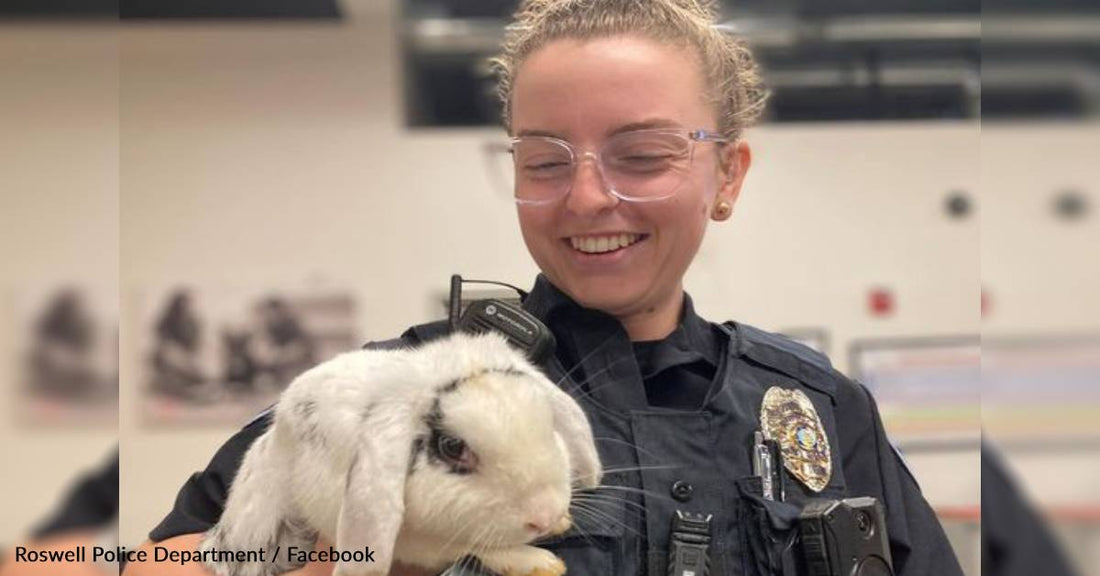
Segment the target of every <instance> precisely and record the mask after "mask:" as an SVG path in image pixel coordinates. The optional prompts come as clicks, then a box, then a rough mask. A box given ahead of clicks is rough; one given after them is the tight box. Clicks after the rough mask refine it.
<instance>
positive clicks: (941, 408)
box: [849, 336, 982, 448]
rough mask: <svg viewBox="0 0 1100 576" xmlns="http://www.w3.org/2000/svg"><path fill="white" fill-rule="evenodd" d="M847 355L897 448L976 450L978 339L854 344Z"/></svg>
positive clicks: (978, 424) (978, 432)
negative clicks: (924, 447) (874, 402)
mask: <svg viewBox="0 0 1100 576" xmlns="http://www.w3.org/2000/svg"><path fill="white" fill-rule="evenodd" d="M849 354H850V357H849V362H850V363H849V366H850V371H851V373H852V377H853V378H855V379H856V380H858V381H860V382H862V383H863V384H864V385H866V386H867V388H868V389H869V390H870V391H871V393H872V394H873V395H874V397H875V401H876V402H877V403H878V407H879V412H880V413H881V414H882V420H883V425H884V426H885V427H886V430H887V432H888V433H889V435H890V437H891V438H892V439H893V440H894V441H896V442H898V444H900V445H901V446H902V447H904V448H915V447H918V446H928V447H932V448H942V447H945V446H948V445H955V446H973V447H977V444H978V441H979V440H980V438H981V414H982V404H981V400H982V397H981V375H982V356H981V338H980V337H979V336H948V337H915V338H886V339H864V340H855V341H853V342H852V344H851V346H850V348H849Z"/></svg>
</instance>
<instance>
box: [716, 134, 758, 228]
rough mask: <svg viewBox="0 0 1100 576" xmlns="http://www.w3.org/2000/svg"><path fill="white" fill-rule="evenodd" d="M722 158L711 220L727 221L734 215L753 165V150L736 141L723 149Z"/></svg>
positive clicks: (742, 142) (744, 143)
mask: <svg viewBox="0 0 1100 576" xmlns="http://www.w3.org/2000/svg"><path fill="white" fill-rule="evenodd" d="M720 158H721V174H720V175H719V176H720V177H721V182H720V184H719V186H718V193H717V194H715V196H714V203H713V204H712V205H711V218H712V219H714V220H718V221H721V220H726V219H727V218H729V217H730V215H731V214H733V206H734V204H736V203H737V198H738V197H739V196H740V195H741V185H742V184H743V183H744V182H745V174H746V173H747V172H748V171H749V166H751V165H752V149H750V148H749V144H748V143H747V142H744V141H742V140H736V141H734V142H731V143H729V144H727V145H726V146H723V147H722V153H721V156H720Z"/></svg>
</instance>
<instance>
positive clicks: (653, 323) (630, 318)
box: [618, 290, 684, 342]
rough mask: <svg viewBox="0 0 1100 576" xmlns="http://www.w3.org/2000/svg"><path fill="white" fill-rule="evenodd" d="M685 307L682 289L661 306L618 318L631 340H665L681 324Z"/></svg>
mask: <svg viewBox="0 0 1100 576" xmlns="http://www.w3.org/2000/svg"><path fill="white" fill-rule="evenodd" d="M683 307H684V293H683V291H682V290H681V291H678V292H676V295H675V296H674V297H672V298H671V299H670V300H669V301H668V302H665V303H663V304H662V305H660V306H657V307H654V308H647V309H644V310H641V311H638V312H636V313H632V314H626V315H623V316H618V320H619V323H621V324H622V325H623V329H624V330H626V333H627V335H628V336H630V341H631V342H645V341H650V340H663V339H664V338H665V337H666V336H668V335H669V334H672V332H673V331H674V330H676V327H677V326H678V325H679V324H680V312H681V311H682V310H683Z"/></svg>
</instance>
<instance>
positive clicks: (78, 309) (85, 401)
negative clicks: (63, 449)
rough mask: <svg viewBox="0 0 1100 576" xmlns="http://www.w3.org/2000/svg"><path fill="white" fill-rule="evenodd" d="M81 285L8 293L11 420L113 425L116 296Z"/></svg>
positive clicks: (52, 424) (30, 423)
mask: <svg viewBox="0 0 1100 576" xmlns="http://www.w3.org/2000/svg"><path fill="white" fill-rule="evenodd" d="M111 292H112V291H109V290H106V289H102V290H100V289H95V288H92V287H89V286H86V285H79V284H71V285H53V286H49V287H46V288H39V289H32V288H29V287H22V288H21V289H19V290H18V291H17V292H16V293H15V294H14V307H13V309H14V312H15V314H14V317H15V330H14V333H13V335H12V336H13V338H12V342H13V343H14V348H15V358H14V360H15V362H14V366H15V377H14V381H15V383H16V393H15V396H14V402H13V407H14V416H15V420H16V421H18V422H20V423H22V424H24V425H28V426H45V427H56V426H62V427H69V426H93V427H99V426H105V427H117V426H118V389H119V387H118V383H119V380H118V297H117V294H112V293H111Z"/></svg>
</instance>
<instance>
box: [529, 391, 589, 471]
mask: <svg viewBox="0 0 1100 576" xmlns="http://www.w3.org/2000/svg"><path fill="white" fill-rule="evenodd" d="M539 380H540V381H542V379H539ZM544 382H545V383H544V384H543V387H544V389H545V390H546V391H547V393H548V395H549V398H550V405H551V407H552V408H553V412H554V430H555V431H557V433H558V434H560V435H561V438H562V440H564V441H565V447H566V449H567V450H569V461H570V463H571V464H572V467H573V470H572V473H573V479H574V481H575V482H576V483H577V484H578V485H579V486H580V487H581V488H595V487H596V486H599V484H600V480H601V478H602V477H603V467H602V466H601V465H600V455H599V454H598V453H597V452H596V444H595V442H594V441H593V439H592V427H591V426H590V425H589V424H588V417H587V416H585V414H584V411H583V410H581V407H580V406H579V405H578V404H577V401H576V400H574V399H573V397H572V396H570V395H568V394H566V393H565V392H563V391H562V390H561V389H560V388H558V387H557V386H555V385H554V384H553V383H551V382H549V381H544Z"/></svg>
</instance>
